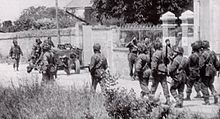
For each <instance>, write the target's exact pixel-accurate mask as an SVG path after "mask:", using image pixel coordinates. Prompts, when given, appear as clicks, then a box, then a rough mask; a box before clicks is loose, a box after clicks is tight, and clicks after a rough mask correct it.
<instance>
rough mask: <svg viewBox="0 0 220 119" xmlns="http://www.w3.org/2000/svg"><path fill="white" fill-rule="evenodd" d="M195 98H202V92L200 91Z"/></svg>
mask: <svg viewBox="0 0 220 119" xmlns="http://www.w3.org/2000/svg"><path fill="white" fill-rule="evenodd" d="M194 98H202V96H201V94H200V93H199V92H198V93H197V95H196V96H195V97H194Z"/></svg>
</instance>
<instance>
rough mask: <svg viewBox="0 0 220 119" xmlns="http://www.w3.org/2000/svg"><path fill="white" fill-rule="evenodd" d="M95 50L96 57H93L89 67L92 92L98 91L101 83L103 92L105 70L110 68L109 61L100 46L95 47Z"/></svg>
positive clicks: (95, 45)
mask: <svg viewBox="0 0 220 119" xmlns="http://www.w3.org/2000/svg"><path fill="white" fill-rule="evenodd" d="M93 49H94V53H95V54H94V55H93V56H92V57H91V62H90V65H89V69H90V73H91V76H92V87H91V88H92V89H91V90H92V91H93V92H95V91H96V87H97V84H98V83H100V86H101V88H102V90H103V88H104V87H103V84H102V79H103V78H105V73H106V72H105V70H106V69H107V67H108V63H107V59H106V58H105V56H104V55H103V54H101V52H100V49H101V46H100V44H98V43H96V44H94V46H93Z"/></svg>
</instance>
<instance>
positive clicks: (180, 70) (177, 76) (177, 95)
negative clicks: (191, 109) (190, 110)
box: [169, 47, 188, 108]
mask: <svg viewBox="0 0 220 119" xmlns="http://www.w3.org/2000/svg"><path fill="white" fill-rule="evenodd" d="M183 53H184V50H183V48H182V47H177V48H176V49H175V51H174V54H175V58H174V59H173V62H172V63H171V65H170V66H169V74H170V76H171V78H172V82H171V86H170V93H171V95H172V96H173V97H174V99H175V100H176V105H175V107H178V108H182V107H183V97H184V95H183V92H184V86H185V82H186V80H187V75H186V73H187V72H188V70H187V69H188V59H187V58H186V57H183Z"/></svg>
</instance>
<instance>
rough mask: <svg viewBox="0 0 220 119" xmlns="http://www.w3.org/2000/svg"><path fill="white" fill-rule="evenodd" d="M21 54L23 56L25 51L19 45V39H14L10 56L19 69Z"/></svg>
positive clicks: (14, 66) (14, 65) (15, 68)
mask: <svg viewBox="0 0 220 119" xmlns="http://www.w3.org/2000/svg"><path fill="white" fill-rule="evenodd" d="M21 55H22V56H23V52H22V50H21V47H20V46H19V45H18V41H17V40H13V46H12V47H11V49H10V52H9V56H10V57H11V58H12V59H13V60H14V61H13V68H14V70H17V71H18V68H19V61H20V56H21Z"/></svg>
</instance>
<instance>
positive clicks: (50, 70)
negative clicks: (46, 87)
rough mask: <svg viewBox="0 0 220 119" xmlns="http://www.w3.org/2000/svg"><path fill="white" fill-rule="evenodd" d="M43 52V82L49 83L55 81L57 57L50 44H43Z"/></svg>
mask: <svg viewBox="0 0 220 119" xmlns="http://www.w3.org/2000/svg"><path fill="white" fill-rule="evenodd" d="M42 48H43V54H42V56H40V57H41V58H42V59H41V65H40V66H41V72H42V81H43V83H46V84H47V83H49V82H51V81H54V75H55V72H56V66H55V57H54V54H53V52H51V50H50V45H49V44H47V43H44V44H43V46H42Z"/></svg>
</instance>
